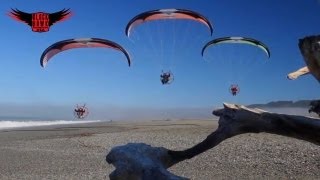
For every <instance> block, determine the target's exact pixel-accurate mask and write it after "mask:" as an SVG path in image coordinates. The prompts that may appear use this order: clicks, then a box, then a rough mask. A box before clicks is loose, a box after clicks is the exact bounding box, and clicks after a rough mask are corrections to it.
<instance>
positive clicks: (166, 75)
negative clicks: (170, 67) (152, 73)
mask: <svg viewBox="0 0 320 180" xmlns="http://www.w3.org/2000/svg"><path fill="white" fill-rule="evenodd" d="M160 80H161V83H162V85H166V84H171V83H172V82H173V80H174V78H173V74H172V72H171V71H167V72H164V71H162V73H161V75H160Z"/></svg>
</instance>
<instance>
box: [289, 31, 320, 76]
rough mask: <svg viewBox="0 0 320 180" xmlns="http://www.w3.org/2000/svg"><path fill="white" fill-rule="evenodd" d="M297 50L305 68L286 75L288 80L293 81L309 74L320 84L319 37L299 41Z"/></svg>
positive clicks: (308, 37) (309, 37)
mask: <svg viewBox="0 0 320 180" xmlns="http://www.w3.org/2000/svg"><path fill="white" fill-rule="evenodd" d="M299 49H300V52H301V54H302V56H303V59H304V61H305V63H306V65H307V66H305V67H302V68H300V69H299V70H297V71H295V72H292V73H290V74H288V76H287V77H288V79H291V80H294V79H297V78H298V77H300V76H302V75H306V74H309V73H310V74H312V75H313V76H314V77H315V78H316V79H317V80H318V82H320V35H318V36H307V37H305V38H303V39H300V40H299Z"/></svg>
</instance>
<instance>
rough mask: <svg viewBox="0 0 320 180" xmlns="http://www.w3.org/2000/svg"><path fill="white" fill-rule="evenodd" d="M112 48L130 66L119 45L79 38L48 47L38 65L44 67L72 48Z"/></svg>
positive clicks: (111, 42) (128, 57)
mask: <svg viewBox="0 0 320 180" xmlns="http://www.w3.org/2000/svg"><path fill="white" fill-rule="evenodd" d="M98 47H102V48H112V49H115V50H118V51H121V52H122V53H123V54H124V55H125V56H126V58H127V61H128V65H129V66H130V65H131V59H130V56H129V53H128V52H127V51H126V50H125V49H124V48H123V47H122V46H120V45H119V44H117V43H115V42H113V41H109V40H106V39H99V38H80V39H67V40H63V41H59V42H56V43H54V44H52V45H51V46H49V47H48V48H47V49H46V50H44V52H43V53H42V55H41V58H40V65H41V66H42V67H45V66H46V65H47V63H48V61H49V60H50V59H51V58H52V57H53V56H54V55H56V54H58V53H60V52H62V51H66V50H69V49H74V48H98Z"/></svg>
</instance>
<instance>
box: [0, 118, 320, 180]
mask: <svg viewBox="0 0 320 180" xmlns="http://www.w3.org/2000/svg"><path fill="white" fill-rule="evenodd" d="M217 126H218V121H215V120H180V121H148V122H131V123H128V122H116V121H113V122H102V123H101V122H99V123H94V124H92V123H89V124H81V125H80V124H72V125H70V126H57V127H53V126H50V127H41V128H39V127H36V128H27V129H20V130H10V131H0V144H1V146H0V179H108V175H109V174H110V173H111V172H112V171H113V170H114V167H113V166H112V165H110V164H107V162H106V161H105V156H106V155H107V153H108V152H109V151H110V150H111V149H112V148H113V147H115V146H119V145H125V144H127V143H146V144H149V145H151V146H155V147H160V146H161V147H165V148H168V149H172V150H182V149H186V148H189V147H192V146H194V145H195V144H197V143H199V142H201V141H202V140H204V139H205V138H206V137H207V136H208V135H209V134H210V133H212V132H213V131H214V130H215V129H216V128H217ZM319 151H320V147H318V146H316V145H314V144H311V143H308V142H305V141H301V140H297V139H292V138H287V137H283V136H277V135H272V134H266V133H260V134H243V135H239V136H236V137H233V138H230V139H227V140H225V141H224V142H222V143H221V144H219V145H218V146H217V147H215V148H213V149H210V150H208V151H207V152H204V153H202V154H200V155H198V156H196V157H194V158H192V159H189V160H186V161H183V162H181V163H179V164H177V165H175V166H173V167H171V168H170V169H169V170H170V171H171V172H172V173H174V174H176V175H179V176H184V177H188V178H191V179H197V180H198V179H200V180H201V179H213V178H214V179H272V178H276V179H279V178H280V179H319V177H320V171H319V169H320V161H319V160H320V155H319Z"/></svg>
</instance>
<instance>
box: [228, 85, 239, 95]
mask: <svg viewBox="0 0 320 180" xmlns="http://www.w3.org/2000/svg"><path fill="white" fill-rule="evenodd" d="M229 91H230V93H231V94H232V96H236V95H238V94H239V92H240V88H239V86H238V85H237V84H232V85H231V86H230V88H229Z"/></svg>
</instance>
